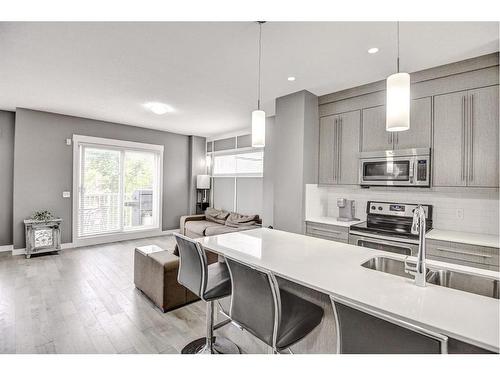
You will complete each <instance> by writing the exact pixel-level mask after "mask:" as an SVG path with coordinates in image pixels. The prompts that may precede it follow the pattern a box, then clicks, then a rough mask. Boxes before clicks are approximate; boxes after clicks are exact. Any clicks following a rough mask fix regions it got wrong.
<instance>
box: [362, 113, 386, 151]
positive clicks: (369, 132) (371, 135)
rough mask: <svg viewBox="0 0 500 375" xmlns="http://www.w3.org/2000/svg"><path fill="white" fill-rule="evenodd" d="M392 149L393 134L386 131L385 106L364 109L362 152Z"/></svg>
mask: <svg viewBox="0 0 500 375" xmlns="http://www.w3.org/2000/svg"><path fill="white" fill-rule="evenodd" d="M389 149H392V133H390V132H388V131H386V130H385V106H384V105H381V106H378V107H373V108H366V109H363V145H362V147H361V151H381V150H389Z"/></svg>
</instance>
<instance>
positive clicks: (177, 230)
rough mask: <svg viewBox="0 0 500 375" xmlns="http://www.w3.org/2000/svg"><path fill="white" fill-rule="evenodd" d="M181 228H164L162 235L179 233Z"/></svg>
mask: <svg viewBox="0 0 500 375" xmlns="http://www.w3.org/2000/svg"><path fill="white" fill-rule="evenodd" d="M180 231H181V229H180V228H177V229H169V230H164V231H162V232H161V233H162V236H168V235H170V234H174V233H180Z"/></svg>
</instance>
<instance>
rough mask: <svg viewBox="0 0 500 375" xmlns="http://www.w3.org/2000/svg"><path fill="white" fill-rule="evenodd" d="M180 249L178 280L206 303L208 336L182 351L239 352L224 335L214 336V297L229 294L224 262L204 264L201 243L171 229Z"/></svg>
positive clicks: (204, 352)
mask: <svg viewBox="0 0 500 375" xmlns="http://www.w3.org/2000/svg"><path fill="white" fill-rule="evenodd" d="M174 236H175V239H176V241H177V245H178V249H179V273H178V274H177V281H178V282H179V284H181V285H183V286H185V287H186V288H187V289H189V290H190V291H191V292H193V293H194V294H196V295H197V296H198V297H200V298H201V299H202V300H203V301H205V302H206V303H207V316H206V318H207V336H206V337H202V338H200V339H197V340H194V341H192V342H190V343H189V344H187V345H186V346H185V347H184V348H183V349H182V351H181V353H182V354H195V353H200V354H239V353H240V350H239V348H238V347H237V346H236V345H235V344H234V343H232V342H231V341H229V340H227V339H225V338H223V337H214V335H213V331H214V329H217V328H220V327H221V326H223V325H225V324H227V323H229V322H230V321H229V320H227V321H226V322H223V323H221V324H218V325H217V326H214V301H215V300H217V299H220V298H223V297H227V296H229V295H231V279H230V277H229V272H228V270H227V266H226V265H225V264H224V263H220V262H217V263H213V264H211V265H207V257H206V254H205V251H204V250H203V249H202V247H201V245H200V244H199V243H198V242H196V241H194V240H193V239H191V238H189V237H186V236H183V235H180V234H178V233H174Z"/></svg>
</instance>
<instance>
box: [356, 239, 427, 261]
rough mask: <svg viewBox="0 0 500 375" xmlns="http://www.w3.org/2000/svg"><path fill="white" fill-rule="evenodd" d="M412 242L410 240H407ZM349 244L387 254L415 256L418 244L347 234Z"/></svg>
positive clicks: (415, 242)
mask: <svg viewBox="0 0 500 375" xmlns="http://www.w3.org/2000/svg"><path fill="white" fill-rule="evenodd" d="M408 241H412V240H408ZM349 243H350V244H351V245H356V246H361V247H367V248H370V249H374V250H381V251H387V252H389V253H395V254H402V255H411V256H417V254H418V243H417V241H412V242H400V241H394V239H391V238H390V237H386V236H378V235H377V236H373V237H372V236H365V235H362V234H358V233H349Z"/></svg>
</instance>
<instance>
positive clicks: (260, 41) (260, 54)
mask: <svg viewBox="0 0 500 375" xmlns="http://www.w3.org/2000/svg"><path fill="white" fill-rule="evenodd" d="M258 22H259V82H258V85H257V92H258V95H257V96H258V98H257V109H258V110H260V86H261V83H260V82H261V79H260V65H261V60H262V24H263V23H264V21H258Z"/></svg>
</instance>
